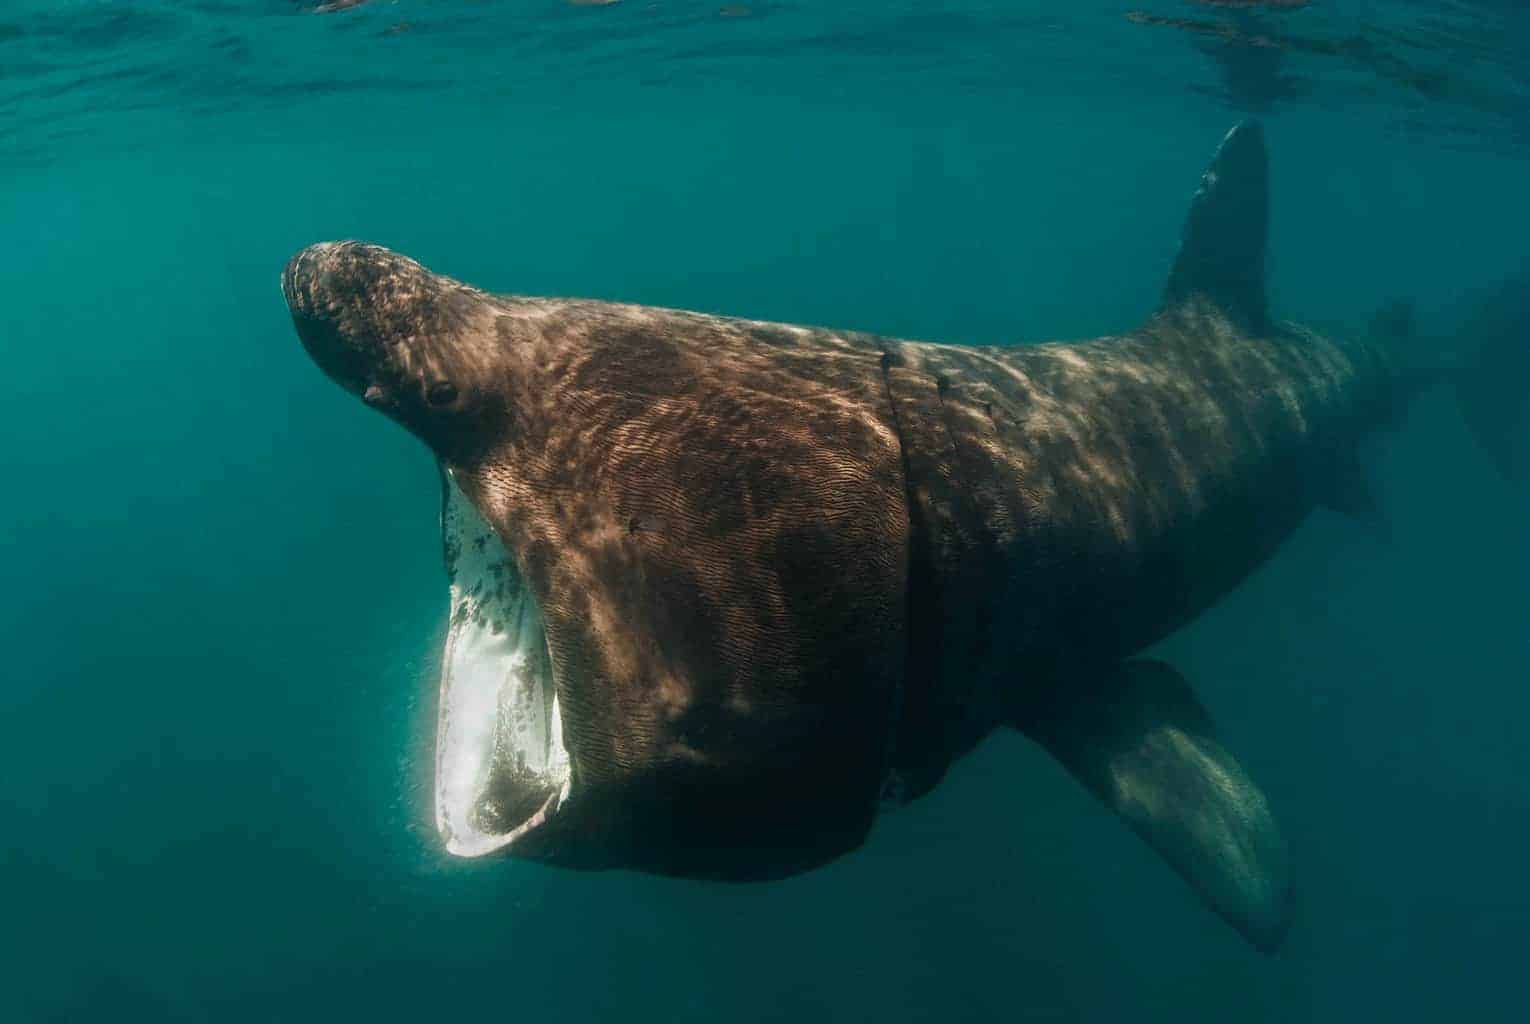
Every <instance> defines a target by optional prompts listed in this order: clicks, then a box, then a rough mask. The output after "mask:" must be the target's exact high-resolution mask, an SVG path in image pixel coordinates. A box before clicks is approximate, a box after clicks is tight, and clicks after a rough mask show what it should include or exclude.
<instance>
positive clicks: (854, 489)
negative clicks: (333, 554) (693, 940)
mask: <svg viewBox="0 0 1530 1024" xmlns="http://www.w3.org/2000/svg"><path fill="white" fill-rule="evenodd" d="M282 290H283V293H284V295H285V297H286V300H287V303H288V306H289V308H290V310H291V313H292V317H293V321H294V324H295V325H296V327H297V332H298V335H299V338H300V339H301V341H302V343H303V345H304V347H305V348H306V350H307V351H308V353H309V355H310V356H311V357H312V358H313V360H314V362H315V363H317V364H318V366H319V367H320V368H321V369H322V370H323V371H324V372H325V373H326V374H328V375H329V376H330V377H331V378H332V379H334V380H335V381H336V382H337V383H338V384H340V385H341V387H343V388H344V389H345V390H346V391H348V392H350V393H352V394H354V395H356V396H358V397H360V398H361V399H362V401H363V402H365V403H366V404H367V405H369V406H371V407H373V408H375V409H377V410H378V411H380V412H382V413H384V414H385V415H387V416H388V417H389V418H391V419H393V420H395V421H396V422H398V423H399V424H400V425H402V426H403V427H405V428H406V429H407V430H409V431H410V432H411V433H413V434H414V435H415V436H417V437H418V438H419V439H421V440H422V441H423V442H424V443H425V444H426V445H428V446H429V447H430V449H431V450H432V451H433V452H434V454H435V456H436V458H437V460H438V462H439V464H440V467H441V478H442V491H443V500H442V522H441V526H442V533H443V547H444V550H445V557H446V567H447V575H448V580H449V590H450V602H451V606H450V621H449V627H448V631H447V637H446V642H445V648H444V650H443V652H442V660H441V664H442V677H441V690H440V704H439V714H438V727H437V734H436V751H435V764H436V779H435V817H436V825H437V828H438V830H439V832H440V835H441V839H442V841H443V843H444V845H445V846H446V848H447V850H448V851H450V852H451V853H454V854H457V855H461V856H468V857H474V856H482V855H486V854H491V853H496V852H502V853H507V854H511V855H517V856H524V857H530V858H534V859H540V860H545V861H551V862H554V863H561V864H566V865H571V866H578V867H634V868H640V869H646V870H653V871H659V872H662V873H667V874H679V875H687V876H703V877H728V878H758V877H776V876H779V875H783V874H789V873H792V872H794V871H797V870H801V869H802V868H803V867H806V866H811V864H813V863H817V862H820V861H822V860H825V859H828V858H829V857H832V856H834V855H837V854H838V853H841V852H843V851H844V850H846V849H849V848H852V847H854V846H855V845H858V844H859V842H860V841H861V839H862V838H863V836H864V834H865V832H866V830H867V828H868V827H869V825H870V822H871V818H872V816H873V814H874V812H875V807H876V803H877V796H878V792H879V789H880V786H881V784H882V775H883V772H884V769H885V767H886V764H885V762H886V753H887V742H888V735H889V725H890V722H891V718H892V716H893V715H894V713H895V705H896V695H897V693H898V691H899V688H900V686H901V673H902V671H903V667H904V656H903V655H904V650H903V643H902V639H901V638H902V629H903V616H904V614H905V576H906V572H907V566H906V551H907V531H908V516H907V511H906V508H905V497H904V490H903V484H902V478H901V470H900V465H901V464H900V461H899V460H900V456H899V449H898V442H897V438H896V435H895V433H894V431H893V430H892V429H891V427H890V425H889V421H890V420H891V416H890V411H889V409H888V408H887V398H886V394H885V389H884V388H883V386H882V379H881V363H880V352H879V351H878V350H877V349H876V348H875V347H874V346H873V345H871V344H869V343H867V342H864V341H862V340H859V339H857V338H855V337H841V336H835V335H830V334H827V333H822V332H809V331H806V330H802V329H788V328H780V327H775V326H771V325H764V324H755V323H752V322H748V321H734V320H724V319H721V318H716V317H707V316H702V315H699V314H689V313H681V312H675V311H668V310H655V309H651V308H646V307H636V306H624V305H618V304H612V303H602V302H584V301H572V300H553V299H538V298H523V297H516V296H499V295H490V294H487V293H485V292H481V291H478V290H476V289H473V288H469V287H467V286H465V285H462V284H460V283H458V282H456V281H453V280H451V279H450V278H447V277H444V276H441V275H438V274H435V273H432V272H431V271H429V270H427V269H426V268H424V267H423V266H421V265H420V264H419V263H416V262H415V261H413V260H410V259H408V258H406V257H404V256H401V255H399V254H397V253H394V252H391V251H389V250H387V249H384V248H381V247H378V246H373V245H363V244H359V243H353V242H332V243H322V244H319V245H314V246H311V247H309V248H307V249H305V250H303V251H302V252H300V253H299V254H298V255H297V256H295V257H294V258H293V259H292V260H291V262H290V263H289V264H288V266H287V268H286V270H285V271H284V273H283V275H282Z"/></svg>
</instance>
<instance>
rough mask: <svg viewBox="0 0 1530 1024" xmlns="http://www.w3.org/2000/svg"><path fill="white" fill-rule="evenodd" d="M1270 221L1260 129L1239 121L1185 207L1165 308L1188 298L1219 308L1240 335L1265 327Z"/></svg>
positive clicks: (1266, 167) (1267, 174)
mask: <svg viewBox="0 0 1530 1024" xmlns="http://www.w3.org/2000/svg"><path fill="white" fill-rule="evenodd" d="M1269 224H1270V172H1269V158H1268V156H1267V154H1266V152H1265V148H1264V130H1263V129H1262V128H1260V126H1259V122H1257V121H1244V122H1243V123H1241V124H1239V125H1238V126H1237V127H1236V128H1234V129H1233V130H1232V131H1230V132H1228V133H1227V137H1226V138H1225V139H1223V140H1222V145H1221V146H1219V147H1218V148H1217V152H1216V156H1214V157H1212V159H1211V166H1210V167H1208V168H1207V169H1206V173H1205V175H1204V176H1203V177H1202V178H1201V187H1200V188H1199V189H1198V190H1197V191H1196V193H1195V198H1194V199H1193V200H1192V201H1191V203H1190V215H1189V217H1188V218H1186V220H1185V234H1184V238H1183V240H1182V241H1181V242H1180V247H1179V258H1178V259H1177V260H1175V263H1174V270H1173V271H1172V272H1171V273H1170V274H1169V283H1168V286H1167V287H1166V288H1165V289H1164V298H1163V304H1164V308H1166V309H1172V308H1173V307H1175V306H1179V305H1182V304H1184V303H1185V302H1189V301H1191V300H1193V299H1197V298H1199V299H1203V300H1206V301H1209V302H1211V303H1212V304H1213V305H1215V306H1217V307H1218V308H1219V309H1221V310H1222V311H1223V312H1224V313H1226V314H1227V315H1228V316H1229V317H1231V318H1232V319H1233V320H1234V321H1235V322H1237V324H1238V326H1239V327H1241V328H1242V329H1244V330H1246V331H1251V332H1254V333H1261V332H1263V331H1264V329H1265V328H1266V327H1267V326H1268V324H1269V306H1268V303H1267V301H1266V298H1265V291H1264V254H1265V245H1266V241H1267V237H1268V234H1269Z"/></svg>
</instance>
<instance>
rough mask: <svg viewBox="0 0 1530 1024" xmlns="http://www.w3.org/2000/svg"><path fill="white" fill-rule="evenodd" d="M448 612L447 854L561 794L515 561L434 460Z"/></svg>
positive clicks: (555, 724)
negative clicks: (448, 587)
mask: <svg viewBox="0 0 1530 1024" xmlns="http://www.w3.org/2000/svg"><path fill="white" fill-rule="evenodd" d="M441 486H442V502H441V537H442V543H443V546H444V548H445V554H446V571H447V576H448V578H449V579H450V581H451V619H450V622H449V625H448V627H447V634H446V647H445V650H444V651H443V653H442V660H441V704H440V713H439V721H438V725H437V731H436V828H437V829H438V830H439V832H440V833H441V838H442V839H443V840H444V841H445V843H446V849H447V851H448V852H449V853H452V854H455V855H457V856H459V857H481V856H484V855H485V854H489V853H493V852H495V851H497V850H505V849H507V848H510V847H512V846H513V844H514V843H515V842H516V841H517V840H518V839H521V838H522V837H524V836H526V835H527V834H529V833H530V832H531V831H532V830H534V829H536V828H537V827H538V826H540V825H541V824H543V823H544V822H546V821H547V820H548V819H549V818H551V817H552V815H553V814H555V813H557V810H558V807H559V806H560V805H561V804H562V802H563V800H564V799H565V798H566V797H567V795H568V789H569V780H570V773H569V759H568V751H567V750H566V749H564V746H563V728H562V723H561V721H560V719H559V710H558V695H557V691H556V689H555V687H554V685H553V672H552V663H551V661H550V659H549V657H548V653H547V636H546V634H545V632H544V631H543V627H542V614H541V610H540V609H539V608H538V607H537V602H536V599H535V597H533V596H532V594H531V591H530V589H529V588H528V587H527V585H526V582H525V580H524V579H523V578H522V576H521V574H520V571H519V569H518V568H517V566H516V563H515V560H514V559H513V558H512V557H511V556H510V553H509V552H508V551H506V550H505V547H504V544H503V543H501V541H500V539H499V536H498V535H497V534H496V533H495V532H494V529H493V528H492V527H490V526H489V524H488V523H487V522H485V521H484V518H483V516H482V515H480V514H479V512H478V510H477V509H476V508H474V507H473V504H472V502H470V501H469V500H468V499H467V498H466V496H464V495H463V493H462V491H461V489H460V488H459V487H458V486H457V483H456V481H455V480H453V479H452V475H451V471H450V470H448V469H446V468H444V467H443V468H442V471H441Z"/></svg>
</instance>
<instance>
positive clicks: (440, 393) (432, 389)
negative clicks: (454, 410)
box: [425, 380, 457, 407]
mask: <svg viewBox="0 0 1530 1024" xmlns="http://www.w3.org/2000/svg"><path fill="white" fill-rule="evenodd" d="M456 400H457V389H456V388H455V387H454V386H453V385H452V384H451V382H450V381H444V380H437V381H432V382H431V383H430V384H429V385H428V386H427V387H426V388H425V401H426V402H428V403H430V404H431V405H434V406H437V407H440V406H443V405H451V404H452V403H453V402H455V401H456Z"/></svg>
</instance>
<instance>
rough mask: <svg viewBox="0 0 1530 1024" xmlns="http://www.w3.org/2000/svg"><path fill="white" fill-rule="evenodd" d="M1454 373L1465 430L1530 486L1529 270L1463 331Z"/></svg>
mask: <svg viewBox="0 0 1530 1024" xmlns="http://www.w3.org/2000/svg"><path fill="white" fill-rule="evenodd" d="M1464 334H1465V336H1464V337H1463V339H1462V341H1463V346H1462V347H1463V349H1464V350H1465V351H1467V352H1473V353H1474V354H1473V355H1471V356H1470V357H1468V358H1467V359H1466V360H1464V365H1462V366H1460V367H1459V368H1457V370H1456V371H1455V373H1454V377H1455V384H1456V400H1457V401H1458V402H1460V404H1461V414H1462V416H1463V417H1465V419H1466V425H1467V426H1468V427H1469V428H1470V429H1471V432H1472V434H1473V435H1474V436H1475V437H1476V439H1477V443H1478V444H1480V445H1481V446H1482V450H1483V451H1484V452H1486V453H1487V455H1488V457H1489V458H1490V459H1492V460H1493V464H1494V465H1495V466H1497V467H1498V471H1499V472H1500V473H1502V474H1503V475H1504V477H1505V478H1507V479H1508V480H1510V481H1512V482H1514V483H1516V484H1519V485H1521V486H1525V485H1530V270H1527V271H1524V272H1521V273H1520V274H1518V275H1516V276H1515V277H1512V278H1510V279H1509V280H1507V281H1505V282H1503V283H1502V284H1500V285H1498V286H1497V287H1496V288H1494V289H1493V291H1492V292H1490V293H1489V295H1488V296H1487V298H1486V299H1485V300H1484V301H1483V302H1482V304H1481V305H1480V306H1479V307H1478V309H1477V312H1476V314H1475V315H1474V316H1473V317H1472V319H1471V320H1470V321H1468V323H1467V326H1466V327H1465V328H1464Z"/></svg>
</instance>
